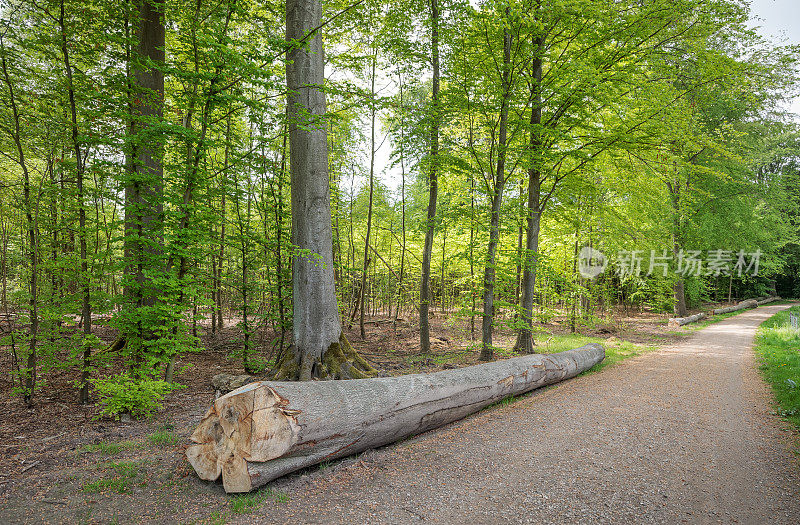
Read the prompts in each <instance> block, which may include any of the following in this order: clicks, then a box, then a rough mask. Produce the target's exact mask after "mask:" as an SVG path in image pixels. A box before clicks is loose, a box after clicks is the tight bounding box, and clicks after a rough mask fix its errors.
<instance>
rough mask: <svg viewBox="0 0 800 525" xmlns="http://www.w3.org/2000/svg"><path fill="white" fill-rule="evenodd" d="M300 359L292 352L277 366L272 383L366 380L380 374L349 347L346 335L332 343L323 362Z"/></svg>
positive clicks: (313, 359) (323, 356)
mask: <svg viewBox="0 0 800 525" xmlns="http://www.w3.org/2000/svg"><path fill="white" fill-rule="evenodd" d="M304 357H305V358H304V359H303V360H302V362H301V360H300V359H299V358H298V356H297V355H295V352H294V350H289V351H288V352H286V355H284V357H283V359H281V361H280V363H278V368H277V370H276V372H275V375H274V376H273V378H272V380H273V381H297V380H300V381H309V380H311V379H365V378H368V377H375V376H376V375H377V374H378V371H377V370H375V369H374V368H372V366H371V365H370V364H369V363H368V362H367V361H366V360H365V359H364V358H363V357H361V356H360V355H358V353H357V352H356V351H355V350H354V349H353V347H352V346H351V345H350V342H349V341H348V340H347V338H346V337H345V335H344V333H342V334H341V335H340V336H339V342H338V343H333V344H331V345H330V346H329V347H328V350H327V351H326V352H325V353H324V354H323V355H322V359H319V358H316V357H314V356H304Z"/></svg>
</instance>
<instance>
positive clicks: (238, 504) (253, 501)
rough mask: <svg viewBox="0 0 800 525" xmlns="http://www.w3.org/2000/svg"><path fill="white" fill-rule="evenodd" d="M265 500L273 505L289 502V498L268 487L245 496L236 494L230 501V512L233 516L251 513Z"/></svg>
mask: <svg viewBox="0 0 800 525" xmlns="http://www.w3.org/2000/svg"><path fill="white" fill-rule="evenodd" d="M267 500H271V501H274V502H275V503H287V502H288V501H289V496H288V495H287V494H285V493H283V492H280V491H277V490H273V489H271V488H269V487H267V488H262V489H260V490H256V491H254V492H248V493H246V494H237V495H235V496H233V497H232V498H231V500H230V502H231V511H232V512H233V513H235V514H246V513H248V512H253V511H254V510H256V509H258V507H260V506H261V505H262V504H263V503H264V502H265V501H267Z"/></svg>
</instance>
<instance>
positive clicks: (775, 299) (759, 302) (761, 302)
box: [758, 295, 780, 306]
mask: <svg viewBox="0 0 800 525" xmlns="http://www.w3.org/2000/svg"><path fill="white" fill-rule="evenodd" d="M778 299H780V297H778V296H777V295H776V296H774V297H767V298H765V299H761V300H760V301H758V306H761V305H762V304H767V303H771V302H772V301H777V300H778Z"/></svg>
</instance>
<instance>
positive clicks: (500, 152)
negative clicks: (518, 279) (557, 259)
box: [480, 7, 512, 361]
mask: <svg viewBox="0 0 800 525" xmlns="http://www.w3.org/2000/svg"><path fill="white" fill-rule="evenodd" d="M510 11H511V9H510V8H509V7H506V20H508V19H509V18H510V17H509V15H510ZM502 74H503V78H502V81H503V98H502V101H501V104H500V123H499V126H498V135H499V136H498V141H497V171H496V173H495V183H494V188H493V189H494V195H492V218H491V224H490V226H489V248H488V253H487V255H486V267H485V268H484V272H483V323H482V325H481V329H482V334H483V338H482V342H483V344H482V346H481V354H480V360H481V361H489V360H491V359H492V358H493V357H494V347H493V346H492V330H493V326H492V324H493V321H494V284H495V264H496V262H497V261H496V257H497V245H498V243H499V241H500V206H501V204H502V203H503V191H504V190H505V184H506V173H505V168H506V146H507V144H506V141H507V134H508V106H509V102H510V99H511V81H512V80H511V33H510V32H509V30H508V28H507V27H506V28H505V29H504V31H503V73H502Z"/></svg>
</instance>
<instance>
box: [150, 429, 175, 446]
mask: <svg viewBox="0 0 800 525" xmlns="http://www.w3.org/2000/svg"><path fill="white" fill-rule="evenodd" d="M147 441H148V442H149V443H150V444H152V445H156V446H159V447H173V446H175V445H177V444H178V442H179V441H180V437H179V436H178V435H177V434H175V433H174V432H173V431H172V429H171V427H170V428H162V429H159V430H157V431H155V432H153V433H152V434H150V435H148V436H147Z"/></svg>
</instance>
